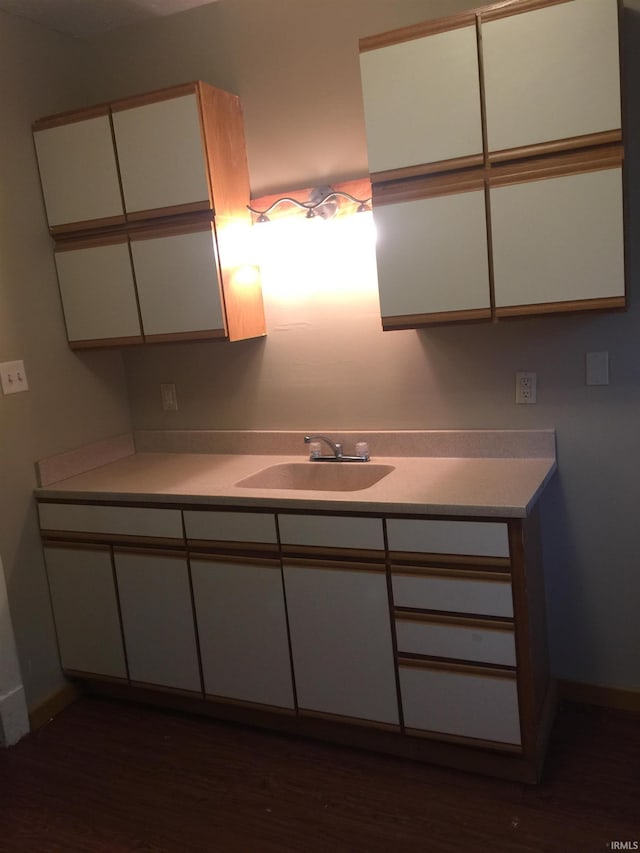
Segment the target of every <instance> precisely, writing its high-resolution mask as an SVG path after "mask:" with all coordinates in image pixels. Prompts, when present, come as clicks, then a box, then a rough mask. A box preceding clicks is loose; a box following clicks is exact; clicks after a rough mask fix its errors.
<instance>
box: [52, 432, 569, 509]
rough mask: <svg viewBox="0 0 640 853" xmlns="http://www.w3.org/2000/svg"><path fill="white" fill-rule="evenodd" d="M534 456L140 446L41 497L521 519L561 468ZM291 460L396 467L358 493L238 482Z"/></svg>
mask: <svg viewBox="0 0 640 853" xmlns="http://www.w3.org/2000/svg"><path fill="white" fill-rule="evenodd" d="M552 445H553V442H552ZM445 449H446V448H445ZM403 451H406V448H403ZM519 452H522V450H520V451H519ZM524 452H525V453H526V448H525V451H524ZM543 453H546V455H541V454H543ZM535 454H537V455H535ZM535 454H534V455H532V456H526V455H509V456H478V455H469V456H444V455H416V456H412V455H407V454H406V452H405V453H404V455H396V456H393V455H385V456H377V455H374V454H372V462H371V463H366V462H364V463H358V462H356V463H332V462H328V463H317V462H315V463H314V462H306V461H305V460H306V457H305V455H304V448H301V449H300V451H298V452H296V454H295V455H293V454H290V453H288V454H279V453H268V454H252V453H247V452H242V453H204V452H198V453H190V452H137V453H129V455H125V456H123V457H122V458H116V459H115V461H111V462H107V463H106V464H103V465H97V466H96V467H93V468H92V469H91V470H87V471H84V472H83V473H78V474H72V475H71V476H67V477H66V478H65V479H60V480H58V481H54V482H49V483H48V484H47V485H46V486H43V487H41V488H39V489H37V490H36V496H37V497H38V498H39V499H47V498H48V499H63V500H82V501H86V500H91V501H117V502H127V503H130V502H134V503H137V502H144V503H153V504H166V503H179V504H183V505H187V504H207V505H212V506H214V505H215V506H230V507H237V506H260V507H273V508H274V509H277V508H284V509H294V508H299V509H305V510H309V509H312V510H319V509H322V510H332V509H333V510H339V511H355V512H374V513H378V512H379V513H394V512H400V513H404V512H410V513H425V514H434V515H460V516H499V517H521V516H525V515H527V514H528V512H529V511H530V510H531V507H532V506H533V504H534V503H535V501H536V500H537V499H538V497H539V495H540V493H541V492H542V490H543V488H544V486H545V485H546V483H547V482H548V480H549V479H550V477H551V476H552V474H553V472H554V471H555V469H556V461H555V452H554V451H551V452H550V451H548V450H546V451H545V450H544V449H543V450H542V451H541V450H540V449H539V448H538V449H536V450H535ZM290 462H298V463H304V464H308V465H314V466H317V465H332V466H333V465H337V464H340V465H349V464H350V465H357V466H363V465H369V464H372V463H373V464H384V465H390V466H393V469H394V470H393V471H392V472H391V473H389V474H387V475H386V476H385V477H384V478H383V479H381V480H380V481H379V482H377V483H375V484H374V485H372V486H370V487H368V488H365V489H360V490H357V491H315V490H312V491H307V490H297V489H295V490H294V489H271V488H270V489H265V488H254V487H251V488H244V487H241V486H238V485H237V483H238V482H239V481H241V480H243V479H244V478H245V477H248V476H250V475H252V474H254V473H256V472H258V471H261V470H263V469H264V468H268V467H269V466H272V465H278V464H281V463H290Z"/></svg>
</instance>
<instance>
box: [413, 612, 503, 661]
mask: <svg viewBox="0 0 640 853" xmlns="http://www.w3.org/2000/svg"><path fill="white" fill-rule="evenodd" d="M396 638H397V645H398V654H415V655H429V656H432V657H442V658H456V659H458V660H464V661H476V662H478V663H495V664H501V665H504V666H515V665H516V646H515V639H514V635H513V630H512V629H505V628H491V627H482V626H481V625H464V624H454V623H446V622H437V621H433V622H432V621H429V620H428V619H412V618H403V617H396Z"/></svg>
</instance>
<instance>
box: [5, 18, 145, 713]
mask: <svg viewBox="0 0 640 853" xmlns="http://www.w3.org/2000/svg"><path fill="white" fill-rule="evenodd" d="M81 59H82V57H81V54H80V47H79V45H78V44H77V43H76V42H73V41H72V40H70V39H66V38H63V37H61V36H57V35H54V34H52V33H47V32H45V31H44V30H42V29H40V28H39V27H36V26H34V25H32V24H30V23H29V22H27V21H24V20H21V19H19V18H15V17H11V16H9V15H6V14H4V13H0V104H2V107H1V110H2V112H1V119H0V127H1V128H2V129H1V131H0V362H2V361H13V360H15V359H23V360H24V362H25V367H26V371H27V377H28V381H29V385H30V390H29V392H27V393H24V394H16V395H12V396H6V397H5V396H2V395H1V394H0V506H1V507H2V511H1V512H0V554H1V555H2V560H3V563H4V570H5V575H6V580H7V587H8V592H9V604H10V609H11V616H12V620H13V626H14V629H15V635H16V641H17V646H18V653H19V658H20V664H21V670H22V677H23V680H24V684H25V688H26V694H27V699H28V701H29V703H30V705H34V704H37V703H38V702H40V701H42V700H43V699H44V698H45V697H46V696H48V695H49V694H50V693H52V692H53V691H55V690H56V689H58V688H59V686H60V685H61V683H62V677H61V674H60V667H59V664H58V657H57V651H56V646H55V638H54V633H53V623H52V617H51V608H50V604H49V599H48V589H47V583H46V575H45V570H44V563H43V559H42V550H41V547H40V540H39V536H38V529H37V519H36V513H35V505H34V502H33V496H32V495H33V488H34V486H35V484H36V483H35V476H34V461H35V460H37V459H40V458H42V457H43V456H47V455H50V454H52V453H55V452H60V451H62V450H64V449H69V448H72V447H76V446H78V445H79V444H84V443H86V442H89V441H93V440H95V439H98V438H102V437H105V436H108V435H112V434H114V433H118V432H124V431H126V430H127V429H129V427H130V418H129V411H128V403H127V395H126V384H125V377H124V370H123V363H122V357H121V355H120V354H119V353H106V354H104V353H100V354H93V355H85V356H76V355H73V354H72V353H71V352H70V350H69V349H68V347H67V345H66V340H65V335H64V326H63V323H62V315H61V310H60V303H59V300H58V295H57V284H56V278H55V270H54V265H53V257H52V254H51V245H50V240H49V236H48V232H47V226H46V222H45V217H44V209H43V205H42V199H41V195H40V187H39V183H38V173H37V169H36V162H35V156H34V152H33V142H32V138H31V122H32V121H33V120H34V119H35V118H38V117H40V116H43V115H47V114H50V113H53V112H57V111H59V110H63V109H68V108H70V107H72V106H77V105H80V104H82V103H84V98H85V93H84V91H83V85H84V80H83V75H82V74H81V73H80V69H81V64H80V63H81ZM81 84H82V85H81ZM3 612H4V611H3ZM4 616H5V618H6V613H5V614H4ZM2 618H3V614H2V613H0V619H2Z"/></svg>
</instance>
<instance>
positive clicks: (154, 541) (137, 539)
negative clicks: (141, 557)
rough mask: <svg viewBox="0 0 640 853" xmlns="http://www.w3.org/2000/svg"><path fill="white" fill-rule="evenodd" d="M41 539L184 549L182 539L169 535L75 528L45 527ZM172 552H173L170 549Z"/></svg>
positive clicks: (48, 541)
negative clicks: (144, 534)
mask: <svg viewBox="0 0 640 853" xmlns="http://www.w3.org/2000/svg"><path fill="white" fill-rule="evenodd" d="M40 534H41V536H42V537H43V539H46V540H47V543H50V542H54V541H57V542H73V543H79V544H82V543H83V542H94V543H96V544H103V545H129V544H130V545H132V546H137V545H139V546H140V548H142V549H146V548H147V547H150V548H153V547H162V546H176V548H182V549H184V542H183V540H182V539H171V538H169V537H160V536H137V535H129V534H126V533H87V532H80V531H76V530H47V529H46V528H44V529H42V530H41V531H40ZM172 553H175V552H174V551H172Z"/></svg>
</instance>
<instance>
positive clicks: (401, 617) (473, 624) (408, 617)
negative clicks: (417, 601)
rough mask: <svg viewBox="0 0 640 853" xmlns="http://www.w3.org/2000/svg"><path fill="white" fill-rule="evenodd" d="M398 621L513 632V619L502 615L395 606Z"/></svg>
mask: <svg viewBox="0 0 640 853" xmlns="http://www.w3.org/2000/svg"><path fill="white" fill-rule="evenodd" d="M394 616H395V619H396V622H421V623H425V624H438V625H451V626H453V627H460V628H483V629H486V630H491V631H506V632H507V633H513V628H514V623H513V620H509V619H504V618H503V617H501V616H494V617H475V616H458V615H456V614H453V613H446V614H444V613H435V612H432V611H418V610H403V609H402V608H394Z"/></svg>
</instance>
